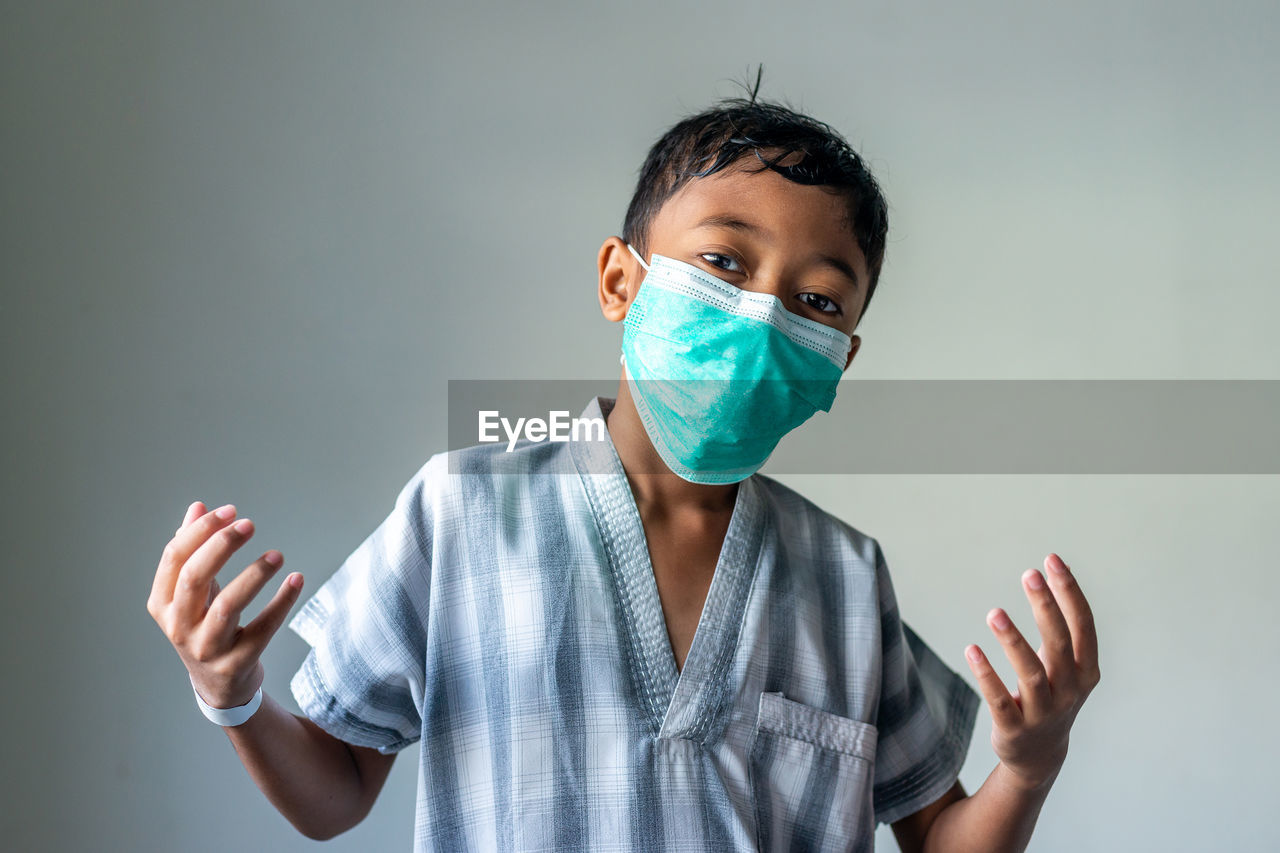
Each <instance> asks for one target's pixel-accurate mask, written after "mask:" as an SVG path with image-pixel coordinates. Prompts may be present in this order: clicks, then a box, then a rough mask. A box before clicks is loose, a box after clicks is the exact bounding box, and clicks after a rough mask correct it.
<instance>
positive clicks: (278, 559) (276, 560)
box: [262, 551, 284, 566]
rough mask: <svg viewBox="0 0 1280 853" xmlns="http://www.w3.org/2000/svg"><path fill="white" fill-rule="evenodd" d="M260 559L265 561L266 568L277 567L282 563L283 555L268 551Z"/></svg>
mask: <svg viewBox="0 0 1280 853" xmlns="http://www.w3.org/2000/svg"><path fill="white" fill-rule="evenodd" d="M262 559H263V560H264V561H266V564H267V565H268V566H278V565H280V564H281V563H283V562H284V555H283V554H281V553H280V552H279V551H268V552H267V553H266V554H263V555H262Z"/></svg>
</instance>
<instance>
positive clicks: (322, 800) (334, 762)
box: [223, 694, 395, 841]
mask: <svg viewBox="0 0 1280 853" xmlns="http://www.w3.org/2000/svg"><path fill="white" fill-rule="evenodd" d="M223 731H225V732H226V733H227V737H229V738H230V739H231V743H232V745H233V746H235V749H236V753H237V754H238V755H239V756H240V760H241V761H242V762H243V763H244V766H245V769H246V770H248V771H249V775H250V776H251V777H252V778H253V781H254V782H255V783H256V784H257V786H258V787H259V788H260V789H261V790H262V793H264V794H266V796H267V799H268V800H270V801H271V804H272V805H273V806H275V807H276V808H277V809H279V811H280V813H281V814H282V815H284V816H285V817H286V818H288V820H289V822H290V823H291V824H293V825H294V826H295V827H296V828H297V829H298V831H299V832H301V833H302V834H303V835H305V836H307V837H308V838H314V839H316V840H317V841H325V840H328V839H330V838H333V837H334V836H335V835H339V834H340V833H343V832H346V831H347V830H348V829H350V828H351V827H353V826H355V825H356V824H357V823H359V822H360V821H362V820H364V818H365V816H366V815H368V814H369V810H370V809H372V808H373V803H374V800H376V799H377V797H378V793H379V792H380V791H381V790H382V786H383V783H385V782H386V781H387V775H388V774H389V773H390V772H391V763H392V762H393V761H395V755H394V754H393V755H383V754H382V753H380V752H378V751H377V750H376V749H368V748H366V747H362V746H355V745H353V744H349V743H346V742H345V741H342V740H339V739H337V738H335V737H334V736H333V735H331V734H329V733H328V732H326V731H325V730H324V729H322V728H320V727H319V726H317V725H316V724H315V723H313V722H311V720H309V719H307V718H306V717H301V716H298V715H297V714H292V713H290V712H289V711H287V710H285V709H284V708H283V707H281V706H280V705H279V704H278V703H277V702H276V701H275V700H274V699H272V698H271V697H270V696H267V695H265V694H264V695H263V697H262V707H261V708H259V709H258V712H257V713H256V714H254V715H253V716H252V717H250V718H249V721H248V722H246V723H244V724H243V725H239V726H228V727H225V728H224V729H223Z"/></svg>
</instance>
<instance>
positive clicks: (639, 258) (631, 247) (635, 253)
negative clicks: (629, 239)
mask: <svg viewBox="0 0 1280 853" xmlns="http://www.w3.org/2000/svg"><path fill="white" fill-rule="evenodd" d="M627 249H628V250H630V252H631V254H633V255H635V256H636V260H637V261H639V262H640V266H642V267H644V271H645V272H648V271H649V265H648V264H646V263H645V262H644V258H642V257H640V253H639V252H637V251H636V250H635V247H634V246H632V245H631V244H630V243H628V244H627Z"/></svg>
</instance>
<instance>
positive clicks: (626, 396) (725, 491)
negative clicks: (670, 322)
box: [605, 375, 738, 514]
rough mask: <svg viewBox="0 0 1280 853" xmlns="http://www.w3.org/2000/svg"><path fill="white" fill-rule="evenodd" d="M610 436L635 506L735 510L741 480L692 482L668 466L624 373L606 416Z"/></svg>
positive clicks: (661, 508) (667, 510)
mask: <svg viewBox="0 0 1280 853" xmlns="http://www.w3.org/2000/svg"><path fill="white" fill-rule="evenodd" d="M605 425H606V426H607V427H608V429H609V439H610V440H611V441H612V442H613V448H614V450H615V451H617V453H618V459H619V460H621V462H622V469H623V471H625V472H626V474H627V482H628V483H629V484H630V485H631V493H632V495H633V496H634V497H635V500H636V506H637V508H638V509H640V510H641V512H642V513H644V512H646V511H653V510H659V511H660V512H662V513H663V514H665V513H667V512H679V511H689V510H692V511H701V512H732V511H733V506H734V503H735V501H736V500H737V497H738V484H737V483H729V484H727V485H704V484H702V483H690V482H689V481H688V480H685V479H683V478H681V477H680V476H678V475H676V474H675V473H673V472H672V471H671V469H670V468H668V467H667V465H666V463H665V462H663V461H662V457H661V456H659V455H658V451H657V450H656V449H655V448H654V446H653V442H652V441H650V440H649V434H648V433H647V432H645V429H644V423H643V422H642V421H641V420H640V413H639V412H638V411H636V405H635V401H634V400H633V399H632V397H631V389H630V388H629V387H628V385H627V379H626V376H625V375H624V376H623V377H622V380H621V381H620V382H619V383H618V400H617V402H616V403H615V404H614V407H613V410H612V411H611V412H609V414H608V416H607V417H606V418H605Z"/></svg>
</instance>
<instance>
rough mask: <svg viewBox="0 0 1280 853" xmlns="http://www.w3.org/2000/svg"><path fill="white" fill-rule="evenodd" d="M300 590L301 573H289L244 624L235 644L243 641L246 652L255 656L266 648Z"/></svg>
mask: <svg viewBox="0 0 1280 853" xmlns="http://www.w3.org/2000/svg"><path fill="white" fill-rule="evenodd" d="M301 591H302V573H301V572H292V573H290V574H289V576H288V577H286V578H285V579H284V583H282V584H280V588H279V589H278V590H276V594H275V595H274V596H272V597H271V601H269V602H267V606H266V607H264V608H262V612H261V613H259V614H258V615H257V616H256V617H255V618H254V620H253V621H252V622H250V623H249V624H248V625H245V626H244V630H243V631H242V632H241V633H240V640H239V642H238V643H237V645H239V644H240V643H243V644H244V647H245V651H246V652H248V653H252V654H254V655H255V656H256V655H261V654H262V652H263V650H264V649H266V647H267V643H269V642H271V638H272V637H274V636H275V633H276V631H278V630H280V626H281V625H283V624H284V620H285V617H286V616H288V615H289V610H290V609H291V608H292V607H293V603H294V602H295V601H297V600H298V593H300V592H301Z"/></svg>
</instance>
